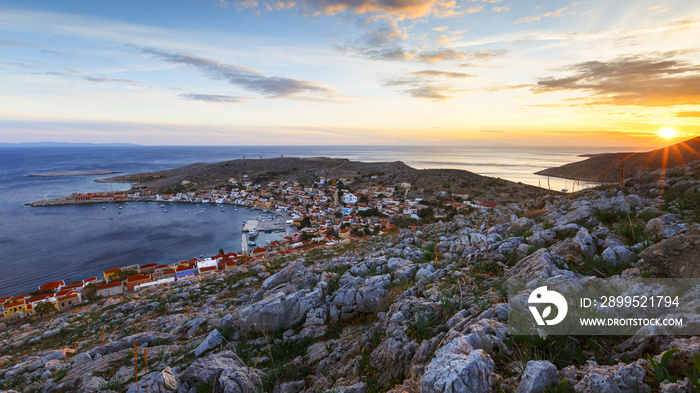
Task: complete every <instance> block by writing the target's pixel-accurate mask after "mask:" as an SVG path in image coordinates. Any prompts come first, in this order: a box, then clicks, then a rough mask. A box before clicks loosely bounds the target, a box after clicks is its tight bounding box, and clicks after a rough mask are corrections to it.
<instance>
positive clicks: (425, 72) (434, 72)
mask: <svg viewBox="0 0 700 393" xmlns="http://www.w3.org/2000/svg"><path fill="white" fill-rule="evenodd" d="M413 75H417V76H432V77H444V78H469V77H472V76H474V75H472V74H467V73H464V72H447V71H438V70H423V71H416V72H414V73H413Z"/></svg>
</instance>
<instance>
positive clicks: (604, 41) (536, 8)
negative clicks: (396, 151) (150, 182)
mask: <svg viewBox="0 0 700 393" xmlns="http://www.w3.org/2000/svg"><path fill="white" fill-rule="evenodd" d="M699 50H700V2H699V1H697V0H678V1H647V0H608V1H597V0H592V1H578V2H570V1H528V0H521V1H517V0H510V1H508V0H473V1H472V0H465V1H457V0H149V1H142V0H141V1H130V0H122V1H118V2H115V1H106V0H104V1H100V0H91V1H81V0H71V1H54V0H48V1H34V0H23V1H3V2H2V3H0V142H5V143H17V142H43V141H55V142H90V143H138V144H147V145H250V144H253V145H265V144H270V145H284V144H294V145H329V144H351V145H363V144H369V145H382V144H387V145H440V144H446V145H458V144H464V145H478V144H482V143H483V144H491V145H493V144H503V145H512V144H516V145H517V144H522V145H530V146H538V145H542V146H578V145H587V146H595V145H597V146H639V147H649V148H655V147H658V145H660V144H664V143H670V142H671V141H680V140H683V139H688V138H691V137H695V136H698V135H699V134H700V52H699ZM660 133H662V134H663V135H666V136H671V137H673V138H661V137H659V134H660Z"/></svg>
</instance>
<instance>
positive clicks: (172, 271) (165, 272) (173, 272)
mask: <svg viewBox="0 0 700 393" xmlns="http://www.w3.org/2000/svg"><path fill="white" fill-rule="evenodd" d="M163 274H175V269H168V270H163Z"/></svg>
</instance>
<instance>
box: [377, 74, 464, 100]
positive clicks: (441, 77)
mask: <svg viewBox="0 0 700 393" xmlns="http://www.w3.org/2000/svg"><path fill="white" fill-rule="evenodd" d="M473 76H474V75H471V74H466V73H463V72H449V71H440V70H422V71H416V72H411V73H410V74H409V76H406V77H400V78H394V79H390V80H387V81H385V82H384V86H400V87H407V88H404V89H403V90H401V92H403V93H405V94H408V95H409V96H411V97H415V98H426V99H430V100H436V101H445V100H448V99H450V98H453V97H454V94H455V93H457V92H459V91H461V90H458V89H455V88H453V87H452V86H451V85H449V84H448V83H447V80H448V79H455V78H468V77H473Z"/></svg>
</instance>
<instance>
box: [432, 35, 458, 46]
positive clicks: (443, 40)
mask: <svg viewBox="0 0 700 393" xmlns="http://www.w3.org/2000/svg"><path fill="white" fill-rule="evenodd" d="M460 38H462V37H461V36H457V37H451V36H449V35H447V34H440V35H439V36H438V38H437V41H438V42H439V43H441V44H445V43H448V42H452V41H457V40H458V39H460Z"/></svg>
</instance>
